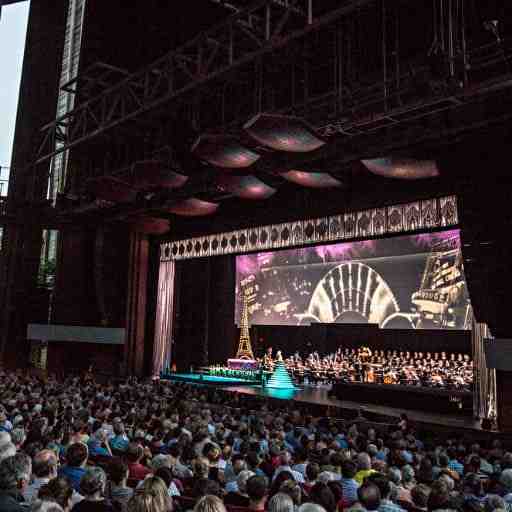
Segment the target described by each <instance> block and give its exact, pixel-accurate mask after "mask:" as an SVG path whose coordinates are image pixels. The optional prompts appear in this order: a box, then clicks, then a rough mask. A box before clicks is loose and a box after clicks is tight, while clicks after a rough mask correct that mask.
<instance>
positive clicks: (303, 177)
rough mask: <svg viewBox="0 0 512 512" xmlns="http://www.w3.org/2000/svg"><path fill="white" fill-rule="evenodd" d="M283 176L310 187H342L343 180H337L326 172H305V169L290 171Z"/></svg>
mask: <svg viewBox="0 0 512 512" xmlns="http://www.w3.org/2000/svg"><path fill="white" fill-rule="evenodd" d="M281 176H282V177H283V178H284V179H285V180H287V181H291V182H292V183H295V184H297V185H301V186H302V187H309V188H329V187H341V186H342V183H341V181H339V180H337V179H336V178H334V177H333V176H331V175H330V174H328V173H326V172H304V171H288V172H285V173H283V174H281Z"/></svg>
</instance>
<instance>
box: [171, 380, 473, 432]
mask: <svg viewBox="0 0 512 512" xmlns="http://www.w3.org/2000/svg"><path fill="white" fill-rule="evenodd" d="M162 378H163V379H165V380H171V381H176V382H188V383H190V384H197V385H205V386H208V385H209V386H219V387H222V389H223V390H224V391H227V392H231V393H242V394H246V395H251V396H260V397H265V398H271V399H279V400H294V401H296V402H300V403H309V404H313V405H318V406H325V407H335V408H339V409H344V410H347V411H358V410H361V411H362V412H363V414H364V413H365V412H366V413H369V414H372V413H373V414H377V415H385V416H389V417H392V418H399V417H400V415H401V414H407V416H408V417H409V418H410V419H411V420H412V421H415V422H418V423H424V424H430V425H436V426H439V427H446V428H456V429H467V430H472V431H481V427H480V423H479V422H478V421H477V420H475V419H474V418H472V417H471V416H461V415H458V414H437V413H434V412H426V411H422V410H414V409H402V408H398V407H391V406H388V405H379V404H375V403H362V402H360V401H359V402H358V401H356V398H357V394H354V396H350V395H351V394H350V393H347V399H343V400H339V399H337V398H335V397H333V396H329V391H330V390H331V386H327V385H321V386H310V385H306V386H304V387H302V388H298V389H295V390H293V389H290V390H288V389H284V390H283V389H272V388H264V387H262V386H260V385H257V384H251V383H249V382H247V381H242V380H240V379H238V380H237V379H234V378H230V377H217V376H209V375H203V376H201V375H199V374H194V373H176V374H169V375H167V376H164V377H162ZM383 392H385V390H384V389H383ZM418 406H419V407H421V404H418Z"/></svg>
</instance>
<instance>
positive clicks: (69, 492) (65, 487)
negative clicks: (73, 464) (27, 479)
mask: <svg viewBox="0 0 512 512" xmlns="http://www.w3.org/2000/svg"><path fill="white" fill-rule="evenodd" d="M72 496H73V488H72V487H71V485H70V483H69V481H68V480H67V478H64V477H57V478H53V479H52V480H50V481H49V482H48V483H47V484H46V485H43V486H42V487H41V488H40V489H39V493H38V498H39V499H40V500H43V501H54V502H55V503H57V504H58V505H60V507H61V508H62V509H63V510H64V512H69V511H70V510H71V508H72Z"/></svg>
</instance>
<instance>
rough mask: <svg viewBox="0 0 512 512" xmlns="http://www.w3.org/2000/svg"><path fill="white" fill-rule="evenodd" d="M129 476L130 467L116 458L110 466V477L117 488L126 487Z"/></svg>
mask: <svg viewBox="0 0 512 512" xmlns="http://www.w3.org/2000/svg"><path fill="white" fill-rule="evenodd" d="M128 475H129V470H128V465H127V464H126V463H125V462H124V461H123V460H122V459H118V458H116V459H114V460H112V462H110V464H109V465H108V476H109V478H110V482H111V483H112V484H113V485H114V486H115V487H126V482H127V481H128Z"/></svg>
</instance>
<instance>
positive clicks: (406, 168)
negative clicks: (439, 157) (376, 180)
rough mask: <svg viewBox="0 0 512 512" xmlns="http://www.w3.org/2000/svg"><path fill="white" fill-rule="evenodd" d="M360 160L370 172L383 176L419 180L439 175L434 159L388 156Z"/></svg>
mask: <svg viewBox="0 0 512 512" xmlns="http://www.w3.org/2000/svg"><path fill="white" fill-rule="evenodd" d="M361 162H362V163H363V165H364V166H365V167H366V168H367V169H368V170H369V171H370V172H372V173H373V174H376V175H378V176H383V177H385V178H397V179H402V180H419V179H424V178H434V177H436V176H439V169H438V167H437V164H436V162H435V161H434V160H416V159H414V158H398V157H394V156H388V157H382V158H373V159H369V160H361Z"/></svg>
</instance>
